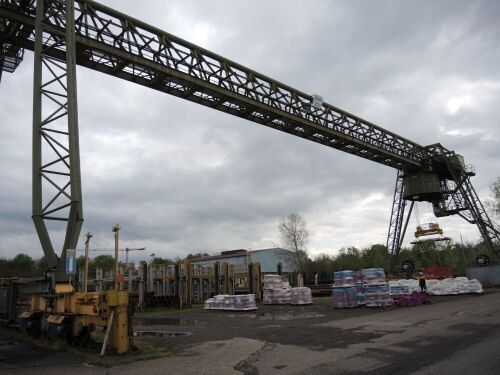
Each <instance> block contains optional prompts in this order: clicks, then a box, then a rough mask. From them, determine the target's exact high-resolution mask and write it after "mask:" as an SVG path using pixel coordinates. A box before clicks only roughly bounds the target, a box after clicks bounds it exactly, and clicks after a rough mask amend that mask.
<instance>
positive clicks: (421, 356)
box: [0, 289, 500, 375]
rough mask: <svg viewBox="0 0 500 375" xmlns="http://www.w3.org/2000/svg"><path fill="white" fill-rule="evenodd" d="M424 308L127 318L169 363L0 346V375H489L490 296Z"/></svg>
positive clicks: (496, 311) (326, 302)
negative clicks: (110, 362)
mask: <svg viewBox="0 0 500 375" xmlns="http://www.w3.org/2000/svg"><path fill="white" fill-rule="evenodd" d="M431 301H432V303H431V304H430V305H425V306H419V307H413V308H387V309H382V308H380V309H379V308H377V309H369V308H356V309H349V310H336V309H333V307H332V306H331V301H330V299H329V298H320V299H316V300H315V304H314V305H310V306H290V305H282V306H264V305H262V306H261V305H259V309H258V310H257V311H256V312H245V313H238V312H227V311H204V310H201V309H191V310H189V311H186V312H183V311H174V312H172V311H162V310H156V311H153V312H148V313H141V314H138V316H137V317H136V318H135V320H134V323H135V325H134V327H135V331H136V332H137V333H138V335H139V336H138V337H136V340H137V341H138V342H143V343H145V342H146V343H148V345H152V346H153V347H161V348H165V349H166V350H168V351H169V352H170V353H172V354H173V355H171V356H168V357H160V358H156V359H150V360H141V361H134V360H132V361H130V362H127V363H121V364H117V365H115V366H112V367H102V366H99V365H92V364H90V363H91V362H92V361H89V360H88V356H87V357H83V356H79V355H78V354H66V353H62V352H57V351H54V350H51V349H47V348H43V347H40V346H37V345H33V343H31V342H25V341H24V340H17V341H16V342H14V341H13V340H12V339H10V341H9V337H0V373H2V374H69V373H71V374H72V375H73V374H140V375H147V374H422V375H424V374H437V373H442V374H448V373H453V374H456V375H459V374H468V375H470V374H498V373H499V369H500V354H499V353H500V352H499V351H498V348H499V347H500V291H498V290H495V289H491V290H488V291H487V293H485V294H484V295H465V296H449V297H445V296H442V297H431ZM2 335H3V336H6V334H5V333H3V334H2ZM7 336H8V335H7ZM96 356H97V354H96ZM123 358H124V359H126V356H125V357H123Z"/></svg>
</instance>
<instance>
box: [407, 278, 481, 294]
mask: <svg viewBox="0 0 500 375" xmlns="http://www.w3.org/2000/svg"><path fill="white" fill-rule="evenodd" d="M398 284H400V285H404V286H407V287H408V291H409V292H410V293H411V292H416V291H420V286H419V285H418V280H414V279H410V280H399V281H398ZM426 286H427V293H429V294H431V295H435V296H446V295H456V294H466V293H484V290H483V287H482V285H481V283H480V282H479V281H478V280H476V279H471V280H469V279H467V278H466V277H455V278H448V279H444V280H436V279H430V280H426Z"/></svg>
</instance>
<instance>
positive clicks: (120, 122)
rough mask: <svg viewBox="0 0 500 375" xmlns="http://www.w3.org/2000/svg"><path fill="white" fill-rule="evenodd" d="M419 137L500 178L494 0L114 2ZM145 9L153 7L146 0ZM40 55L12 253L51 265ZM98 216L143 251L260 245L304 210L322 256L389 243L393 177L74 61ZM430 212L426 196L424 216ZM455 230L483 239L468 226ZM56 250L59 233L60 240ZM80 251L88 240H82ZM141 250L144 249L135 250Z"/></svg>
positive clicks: (12, 187) (15, 165)
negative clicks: (45, 255)
mask: <svg viewBox="0 0 500 375" xmlns="http://www.w3.org/2000/svg"><path fill="white" fill-rule="evenodd" d="M103 3H105V4H106V5H109V6H111V7H113V8H116V9H118V10H120V11H122V12H124V13H127V14H130V15H132V16H134V17H136V18H139V19H141V20H143V21H145V22H147V23H150V24H152V25H154V26H157V27H159V28H161V29H163V30H165V31H168V32H170V33H172V34H175V35H177V36H180V37H182V38H184V39H186V40H188V41H191V42H194V43H196V44H198V45H200V46H202V47H205V48H207V49H210V50H212V51H214V52H216V53H218V54H220V55H222V56H225V57H227V58H229V59H231V60H234V61H236V62H239V63H241V64H243V65H245V66H248V67H249V68H252V69H254V70H256V71H259V72H261V73H263V74H266V75H268V76H270V77H273V78H275V79H277V80H279V81H281V82H284V83H286V84H288V85H290V86H292V87H296V88H298V89H300V90H302V91H304V92H309V93H311V94H313V93H318V94H320V95H322V96H323V97H324V99H325V101H326V102H328V103H331V104H333V105H336V106H338V107H340V108H343V109H345V110H347V111H349V112H351V113H353V114H356V115H358V116H360V117H363V118H365V119H367V120H369V121H371V122H373V123H376V124H378V125H380V126H382V127H384V128H386V129H389V130H391V131H393V132H395V133H397V134H400V135H402V136H404V137H406V138H409V139H411V140H413V141H415V142H417V143H419V144H421V145H427V144H431V143H436V142H441V143H442V144H443V145H444V146H445V147H447V148H449V149H453V150H455V151H456V152H458V153H461V154H462V155H464V157H465V160H466V163H468V164H473V165H474V166H475V168H476V172H477V176H476V177H475V178H474V179H473V184H474V185H475V187H476V189H477V191H478V193H479V195H480V196H481V197H482V198H483V199H487V198H488V196H489V188H488V187H489V185H490V184H491V183H492V182H494V180H495V179H496V178H497V176H499V175H500V168H499V167H500V162H499V158H500V147H499V146H498V145H499V139H500V126H499V123H498V122H499V121H500V68H499V67H500V43H499V41H500V23H499V22H498V20H499V19H500V3H498V2H492V1H484V2H481V1H468V0H467V1H432V2H431V1H428V2H424V3H422V2H414V1H397V2H396V1H315V2H307V3H306V2H299V1H290V0H286V1H285V0H283V1H272V2H271V1H255V0H251V1H250V0H248V1H229V0H224V1H222V0H218V1H210V2H209V1H186V0H176V1H174V0H171V1H168V2H166V1H161V0H156V1H147V2H137V1H132V0H129V1H124V0H113V1H103ZM146 3H147V6H145V5H144V4H146ZM32 72H33V54H32V53H31V52H26V56H25V61H24V62H23V63H22V65H21V66H20V67H19V69H18V70H17V71H16V72H15V74H4V75H3V77H2V82H1V83H0V123H1V126H0V168H1V170H2V174H3V176H2V178H1V181H2V182H1V184H0V236H1V241H0V256H3V257H12V256H14V255H15V254H16V253H18V252H21V251H22V252H27V253H29V254H31V255H32V256H33V257H40V256H41V255H42V250H41V248H40V246H39V243H38V239H37V237H36V234H35V230H34V226H33V224H32V221H31V105H32V74H33V73H32ZM78 86H79V92H78V94H79V97H78V100H79V123H80V131H81V132H80V149H81V167H82V179H83V182H82V186H83V199H84V216H85V223H84V227H83V230H82V238H83V233H84V232H86V231H87V230H89V231H91V232H93V233H94V238H93V240H92V247H98V248H103V247H112V246H113V237H112V232H111V228H112V225H113V224H114V223H116V222H119V223H120V224H121V226H122V228H123V231H122V245H123V246H124V247H125V246H127V247H142V246H146V248H147V253H146V254H142V255H141V257H142V258H144V257H148V256H149V254H150V253H153V252H154V253H155V254H156V255H159V256H164V257H175V256H183V255H185V254H187V253H189V252H197V251H206V252H209V253H214V252H217V251H220V250H222V249H235V248H252V249H258V248H265V247H271V246H273V245H275V244H277V243H278V241H279V238H278V231H277V225H278V223H279V221H280V220H281V219H282V218H283V217H285V216H286V215H287V214H288V213H290V212H297V213H299V214H300V215H302V216H303V217H304V218H305V219H306V221H307V225H308V229H309V232H310V237H311V238H310V243H309V249H310V252H311V254H312V255H316V254H318V253H321V252H326V253H329V254H335V253H336V252H337V251H338V250H339V249H340V248H342V247H347V246H357V247H361V248H362V247H365V246H369V245H371V244H375V243H385V241H386V235H387V227H388V222H389V216H390V209H391V204H392V194H393V189H394V182H395V177H396V171H395V170H393V169H391V168H389V167H385V166H382V165H378V164H375V163H373V162H370V161H367V160H364V159H360V158H357V157H354V156H351V155H348V154H344V153H342V152H340V151H337V150H333V149H330V148H327V147H323V146H320V145H318V144H315V143H312V142H309V141H306V140H303V139H299V138H296V137H294V136H291V135H287V134H284V133H280V132H278V131H275V130H272V129H269V128H266V127H263V126H260V125H257V124H254V123H251V122H249V121H246V120H242V119H239V118H235V117H232V116H230V115H226V114H223V113H220V112H217V111H213V110H211V109H208V108H204V107H201V106H198V105H196V104H193V103H190V102H185V101H183V100H181V99H178V98H175V97H172V96H169V95H166V94H163V93H159V92H155V91H153V90H149V89H147V88H144V87H141V86H136V85H133V84H131V83H128V82H125V81H121V80H119V79H115V78H112V77H109V76H105V75H102V74H99V73H97V72H93V71H90V70H86V69H84V68H78ZM428 211H429V210H428V207H427V206H426V205H425V204H422V205H419V207H418V213H419V215H418V217H417V216H414V217H413V218H412V221H413V222H412V223H411V224H410V227H409V233H408V235H407V240H411V239H413V236H412V232H413V229H414V227H415V225H416V222H417V220H418V222H420V223H425V222H427V221H428V220H429V219H428V218H427V212H428ZM439 223H440V224H441V225H442V226H443V228H444V230H445V234H446V235H449V236H451V237H453V238H454V239H455V240H457V241H459V240H460V235H462V237H463V240H464V241H477V240H478V238H479V232H478V231H477V229H476V228H475V227H474V226H471V225H469V224H467V223H465V222H463V221H462V220H461V219H460V218H445V219H440V220H439ZM53 235H54V237H55V239H56V241H55V242H56V248H58V249H60V247H61V246H62V243H61V238H62V232H61V231H60V229H59V232H58V231H55V232H53ZM79 247H83V241H80V243H79ZM135 258H136V259H137V258H139V256H135Z"/></svg>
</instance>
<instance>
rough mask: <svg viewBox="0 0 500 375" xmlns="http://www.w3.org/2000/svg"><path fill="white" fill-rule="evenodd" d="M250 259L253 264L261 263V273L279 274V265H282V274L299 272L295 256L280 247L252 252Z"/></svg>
mask: <svg viewBox="0 0 500 375" xmlns="http://www.w3.org/2000/svg"><path fill="white" fill-rule="evenodd" d="M250 259H251V261H252V262H259V263H260V271H261V272H264V273H269V272H273V273H276V272H278V263H281V271H282V272H297V270H298V267H297V266H296V263H295V257H294V254H293V253H292V252H291V251H288V250H285V249H281V248H279V247H276V248H272V249H263V250H255V251H252V252H251V253H250Z"/></svg>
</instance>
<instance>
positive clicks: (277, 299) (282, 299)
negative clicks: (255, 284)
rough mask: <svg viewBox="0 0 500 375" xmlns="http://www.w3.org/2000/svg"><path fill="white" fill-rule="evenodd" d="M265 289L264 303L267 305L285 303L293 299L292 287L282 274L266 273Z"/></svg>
mask: <svg viewBox="0 0 500 375" xmlns="http://www.w3.org/2000/svg"><path fill="white" fill-rule="evenodd" d="M263 290H264V291H263V295H262V303H264V304H265V305H274V304H278V305H284V304H289V303H290V301H291V295H292V288H291V287H290V284H289V283H288V281H286V282H283V280H282V279H281V276H280V275H264V288H263Z"/></svg>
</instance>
